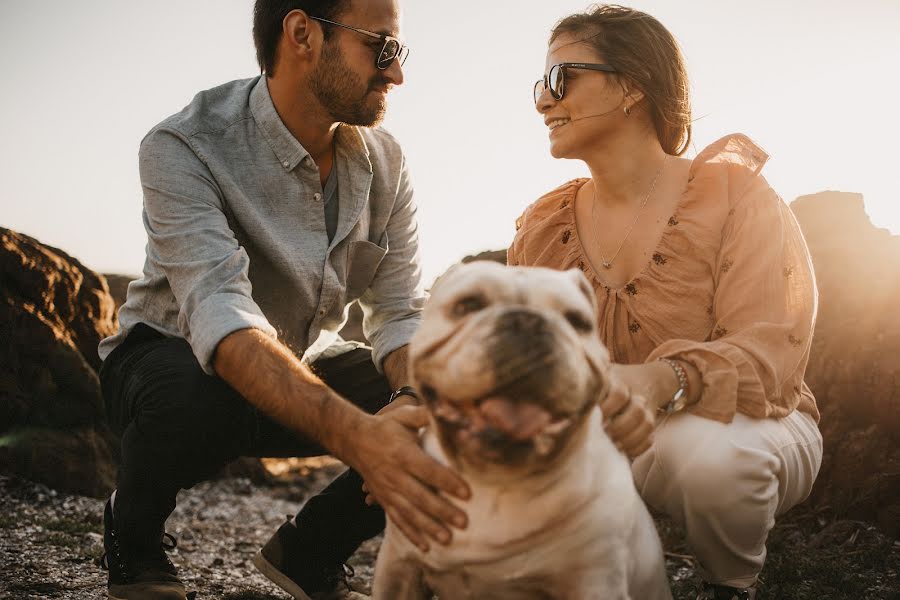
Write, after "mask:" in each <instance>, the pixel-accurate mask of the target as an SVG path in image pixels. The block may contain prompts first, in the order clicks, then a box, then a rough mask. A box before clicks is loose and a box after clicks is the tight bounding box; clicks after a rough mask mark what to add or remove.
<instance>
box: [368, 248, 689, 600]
mask: <svg viewBox="0 0 900 600" xmlns="http://www.w3.org/2000/svg"><path fill="white" fill-rule="evenodd" d="M596 320H597V315H596V301H595V298H594V293H593V291H592V290H591V287H590V285H589V284H588V282H587V280H586V279H585V277H584V275H583V274H582V273H580V272H578V271H569V272H559V271H553V270H550V269H542V268H512V267H503V266H501V265H498V264H496V263H488V262H479V263H473V264H470V265H466V266H462V267H459V268H456V269H454V270H452V271H451V272H450V273H448V274H447V275H445V276H444V277H442V278H441V280H440V281H438V283H437V284H436V286H435V288H434V290H433V291H432V297H431V300H430V301H429V303H428V305H427V306H426V308H425V315H424V322H423V324H422V326H421V328H420V329H419V331H418V333H417V334H416V336H415V338H414V339H413V341H412V343H411V345H410V364H411V369H412V372H413V379H414V382H415V385H416V387H417V389H418V390H419V392H420V393H421V394H422V396H423V398H424V401H425V402H426V403H427V405H428V406H429V408H430V411H431V422H430V424H429V426H428V427H427V428H425V430H424V434H423V443H424V446H425V448H426V450H427V451H428V452H429V453H430V454H431V455H432V456H434V457H435V458H437V459H438V460H439V461H441V462H442V463H444V464H447V465H450V466H452V467H453V468H454V469H456V470H457V471H458V472H459V473H460V474H461V475H462V476H463V477H464V478H465V479H466V480H467V481H468V482H469V485H470V486H471V489H472V497H471V498H470V499H469V500H468V501H466V502H462V501H459V500H455V499H451V501H452V502H455V503H456V504H457V505H459V506H460V507H461V508H462V509H463V510H465V511H466V513H467V514H468V516H469V526H468V528H467V529H465V530H464V531H455V532H454V538H453V541H452V543H451V544H450V545H449V546H439V545H434V546H432V548H431V550H430V551H429V552H427V553H423V552H421V551H420V550H419V549H418V548H417V547H416V546H414V545H413V544H412V543H410V542H409V541H408V540H407V539H406V537H405V536H404V535H403V534H402V532H400V530H399V529H397V528H396V527H395V526H394V525H393V524H392V523H391V522H390V521H389V522H388V524H387V529H386V533H385V538H384V543H383V544H382V546H381V551H380V553H379V555H378V561H377V565H376V568H375V582H374V589H373V595H374V598H376V599H383V600H407V599H417V600H418V599H427V598H431V594H432V593H434V594H436V595H437V596H438V598H440V600H457V599H463V598H473V599H479V600H482V599H491V600H506V599H510V600H511V599H526V598H527V599H538V598H540V599H563V598H565V599H573V600H576V599H577V600H584V599H594V598H595V599H604V600H621V599H634V600H657V599H660V600H662V599H666V600H667V599H670V598H671V593H670V590H669V585H668V579H667V577H666V571H665V563H664V559H663V552H662V547H661V545H660V542H659V538H658V536H657V534H656V529H655V527H654V524H653V520H652V519H651V517H650V514H649V513H648V512H647V509H646V507H645V506H644V503H643V501H642V500H641V498H640V497H639V496H638V494H637V491H636V490H635V487H634V483H633V480H632V475H631V469H630V466H629V463H628V460H627V459H626V458H625V456H624V455H622V454H621V453H620V452H619V451H618V450H617V449H616V447H615V446H614V445H613V443H612V442H611V441H610V439H609V438H608V437H607V435H606V433H605V432H604V429H603V426H602V415H601V413H600V409H599V408H598V407H597V400H598V398H600V397H601V396H602V394H604V393H605V388H606V378H605V374H606V372H607V370H608V368H609V354H608V352H607V351H606V348H605V347H604V346H603V345H602V344H601V343H600V341H599V339H598V336H597V332H596Z"/></svg>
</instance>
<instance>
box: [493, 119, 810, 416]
mask: <svg viewBox="0 0 900 600" xmlns="http://www.w3.org/2000/svg"><path fill="white" fill-rule="evenodd" d="M767 159H768V155H767V154H766V153H765V152H764V151H763V150H761V149H760V148H759V147H758V146H756V145H755V144H754V143H753V142H752V141H751V140H750V139H749V138H747V137H746V136H744V135H740V134H733V135H729V136H726V137H724V138H722V139H720V140H719V141H717V142H715V143H713V144H712V145H710V146H709V147H707V148H706V149H704V150H703V151H702V152H701V153H700V154H699V155H697V157H696V158H695V159H694V160H693V164H692V165H691V168H690V174H689V176H688V184H687V187H686V188H685V190H684V192H683V193H682V197H681V199H680V200H679V202H678V204H677V206H676V209H675V213H674V214H673V215H672V216H671V217H670V218H669V223H668V226H667V227H666V229H665V231H664V232H663V235H662V237H661V238H660V240H659V243H658V245H657V247H656V250H655V251H654V253H653V255H652V258H651V260H650V261H648V263H647V265H646V267H644V269H643V270H642V271H641V272H640V273H639V274H638V275H637V276H636V277H634V279H632V280H631V281H630V282H628V283H627V284H626V285H624V286H622V287H620V288H610V287H608V286H607V285H606V284H605V283H604V282H603V280H602V278H600V277H598V276H597V273H595V272H594V270H593V267H592V266H591V264H590V262H589V261H588V260H587V258H586V257H585V252H584V244H589V243H590V240H588V239H585V240H582V239H579V237H578V232H577V230H576V228H575V194H576V192H577V191H578V189H579V188H580V187H581V186H582V185H584V184H585V183H586V181H587V180H586V179H576V180H574V181H571V182H569V183H566V184H564V185H562V186H560V187H559V188H557V189H555V190H553V191H552V192H550V193H548V194H546V195H544V196H543V197H541V198H540V199H538V200H537V201H536V202H535V203H534V204H532V205H531V206H529V207H528V208H527V209H526V210H525V212H524V214H523V215H522V216H521V217H520V218H519V219H518V220H517V221H516V230H517V232H516V237H515V239H514V240H513V243H512V246H511V247H510V249H509V258H508V261H509V264H511V265H523V266H542V267H550V268H554V269H579V270H581V271H582V272H584V274H585V275H586V276H587V278H588V280H589V281H590V282H591V284H592V285H593V287H594V289H595V290H596V292H597V301H598V305H599V313H598V314H599V327H600V329H599V332H600V336H601V338H602V340H603V342H604V343H605V344H606V346H607V347H608V348H609V351H610V353H611V355H612V357H613V360H614V361H616V362H620V363H641V362H649V361H652V360H656V359H657V358H659V357H669V358H676V359H678V360H683V361H685V362H688V363H690V364H692V365H693V366H694V367H696V368H697V370H698V371H699V372H700V375H701V378H702V382H703V389H702V391H701V394H700V399H699V402H698V403H697V404H695V405H693V406H691V407H689V408H688V410H689V411H690V412H692V413H695V414H697V415H700V416H703V417H707V418H710V419H715V420H717V421H722V422H724V423H728V422H730V421H731V419H732V418H733V416H734V413H735V412H736V411H739V412H741V413H743V414H745V415H748V416H751V417H756V418H764V417H783V416H785V415H787V414H789V413H790V412H791V411H793V410H794V409H799V410H801V411H803V412H806V413H809V414H811V415H812V416H813V417H814V418H815V419H816V420H817V421H818V419H819V412H818V410H817V408H816V403H815V399H814V398H813V395H812V393H811V392H810V390H809V388H808V387H807V386H806V384H805V383H804V381H803V374H804V371H805V370H806V363H807V361H808V359H809V349H810V338H811V337H812V331H813V327H814V324H815V316H816V302H817V292H816V284H815V277H814V275H813V268H812V262H811V260H810V257H809V251H808V249H807V247H806V242H805V240H804V239H803V235H802V233H801V232H800V228H799V226H798V225H797V221H796V220H795V219H794V216H793V213H792V212H791V211H790V209H789V208H788V206H787V205H786V204H785V203H784V202H783V201H782V200H781V198H780V197H779V196H778V195H777V194H776V193H775V192H774V191H773V190H772V188H771V187H770V186H769V184H768V182H767V181H766V180H765V179H764V178H763V177H762V175H760V174H759V172H760V170H761V169H762V167H763V165H764V164H765V162H766V160H767Z"/></svg>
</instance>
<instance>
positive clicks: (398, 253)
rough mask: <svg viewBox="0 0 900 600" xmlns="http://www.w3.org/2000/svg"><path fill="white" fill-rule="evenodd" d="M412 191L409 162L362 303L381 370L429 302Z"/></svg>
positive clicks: (365, 326)
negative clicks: (384, 245)
mask: <svg viewBox="0 0 900 600" xmlns="http://www.w3.org/2000/svg"><path fill="white" fill-rule="evenodd" d="M413 196H414V195H413V187H412V183H411V181H410V177H409V170H408V168H407V164H406V160H405V158H404V160H403V163H402V165H401V168H400V173H399V178H398V185H397V195H396V201H395V203H394V207H393V210H392V211H391V215H390V218H389V220H388V223H387V228H386V239H387V244H388V248H387V253H386V254H385V255H384V258H383V259H382V261H381V263H380V265H379V266H378V269H377V271H376V273H375V277H374V278H373V280H372V283H371V284H370V285H369V287H368V289H367V290H366V291H365V292H364V293H363V294H362V296H361V297H360V299H359V304H360V307H361V308H362V311H363V333H364V334H365V336H366V338H367V339H368V340H369V341H370V342H371V344H372V360H373V361H374V363H375V366H376V368H378V369H379V370H381V369H382V362H383V361H384V359H385V357H386V356H387V355H389V354H390V353H391V352H393V351H394V350H397V349H399V348H401V347H403V346H405V345H407V344H408V343H409V341H410V339H412V336H413V334H414V333H415V331H416V329H417V328H418V327H419V324H420V323H421V320H422V309H423V307H424V305H425V300H426V299H427V294H426V292H425V289H424V286H423V284H422V269H421V258H420V255H419V234H418V226H417V223H416V204H415V200H414V197H413Z"/></svg>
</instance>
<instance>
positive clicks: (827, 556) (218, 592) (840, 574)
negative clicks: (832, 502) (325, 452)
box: [0, 459, 900, 600]
mask: <svg viewBox="0 0 900 600" xmlns="http://www.w3.org/2000/svg"><path fill="white" fill-rule="evenodd" d="M339 470H340V465H338V464H335V463H334V462H333V461H330V460H327V459H319V460H312V461H310V460H307V461H297V462H296V463H293V464H288V465H287V466H286V467H285V465H284V464H282V472H281V473H280V474H279V477H278V478H277V480H276V481H275V482H274V483H272V484H269V485H263V486H258V485H254V484H252V483H251V482H250V481H249V480H248V479H222V480H218V481H213V482H207V483H202V484H200V485H198V486H196V487H195V488H194V489H191V490H187V491H184V492H182V494H181V495H180V497H179V502H178V508H177V510H176V511H175V513H174V515H173V516H172V518H171V519H170V520H169V522H168V530H169V532H170V533H172V534H174V535H175V536H176V537H177V538H178V548H177V550H176V551H175V552H174V553H173V555H172V559H173V562H175V564H176V565H177V566H178V567H179V569H180V571H181V574H182V577H183V579H184V580H185V583H186V584H187V587H188V589H189V590H196V591H197V592H198V593H197V598H198V599H203V598H221V599H227V600H287V596H286V595H285V594H283V593H281V591H280V590H278V589H277V588H275V587H273V586H272V585H271V584H270V583H269V582H268V581H267V580H266V579H265V578H263V577H262V576H261V575H259V574H258V573H257V572H256V570H255V569H254V568H253V566H252V565H251V563H250V559H251V557H252V556H253V554H254V553H255V552H256V550H257V549H258V547H259V546H260V545H261V544H262V543H264V542H265V541H266V540H267V539H268V536H269V535H271V533H272V532H273V531H274V530H275V529H276V528H277V527H278V525H279V524H280V523H281V522H282V520H283V519H284V518H285V516H286V515H289V514H292V513H294V512H295V511H296V509H297V506H298V505H299V504H300V503H301V502H302V501H303V500H304V498H306V497H307V496H308V494H310V493H311V492H313V491H315V490H316V489H319V488H320V487H322V486H323V485H324V483H325V482H326V481H327V480H328V479H330V477H332V476H333V475H334V474H335V473H337V472H339ZM102 510H103V506H102V501H99V500H96V499H93V498H87V497H83V496H75V495H68V494H61V493H57V492H55V491H54V490H51V489H49V488H47V487H45V486H42V485H38V484H33V483H30V482H27V481H23V480H18V479H11V478H8V477H0V599H16V600H20V599H22V600H25V599H32V598H54V599H55V598H68V599H73V600H82V599H85V600H86V599H91V600H95V599H97V598H102V597H105V594H104V592H105V589H104V586H105V575H104V573H103V572H102V571H100V569H99V568H98V567H97V566H96V564H95V561H96V559H97V557H98V556H100V554H101V553H102V537H101V532H102V524H101V523H102ZM658 526H659V529H660V532H661V535H662V537H663V540H664V544H665V546H666V549H667V563H668V568H669V575H670V579H671V581H672V587H673V591H674V593H675V597H676V598H679V599H680V598H694V596H695V594H696V587H697V584H698V580H697V578H696V576H695V574H694V559H693V558H692V557H691V556H690V554H689V552H688V551H687V550H686V549H685V548H684V547H683V545H682V544H681V542H680V537H681V533H680V532H679V531H677V529H676V528H675V527H673V526H672V524H671V523H669V522H668V521H666V520H664V519H660V520H658ZM769 546H770V552H769V559H768V562H767V564H766V568H765V570H764V571H763V575H762V580H761V586H760V587H761V592H762V593H761V596H760V597H761V598H763V599H766V600H770V599H771V600H774V599H791V600H807V599H809V600H812V599H816V600H831V599H854V600H857V599H859V600H863V599H865V600H868V599H871V600H897V599H898V598H900V583H898V582H900V579H898V577H900V542H898V541H897V540H893V539H890V538H888V537H887V536H885V535H882V534H880V533H879V532H878V530H876V529H875V528H874V527H872V526H870V525H867V524H866V523H863V522H857V521H834V520H831V519H829V517H828V515H827V514H825V513H823V512H820V513H813V512H810V511H808V510H805V509H803V508H802V507H800V508H798V509H795V510H794V511H792V512H791V513H789V514H788V515H786V516H785V517H784V518H782V519H781V520H780V522H779V524H778V525H777V526H776V528H775V530H774V531H773V533H772V536H771V538H770V544H769ZM377 550H378V540H372V541H371V542H369V543H367V544H366V545H364V546H363V547H362V548H361V549H360V551H359V552H358V553H357V554H356V555H355V556H354V557H353V559H352V560H351V565H352V566H353V567H354V569H355V572H356V575H355V577H354V579H353V581H354V584H355V585H356V586H357V587H358V588H359V589H360V591H368V586H369V582H370V581H371V577H372V567H373V563H374V559H375V555H376V553H377ZM636 600H637V599H636Z"/></svg>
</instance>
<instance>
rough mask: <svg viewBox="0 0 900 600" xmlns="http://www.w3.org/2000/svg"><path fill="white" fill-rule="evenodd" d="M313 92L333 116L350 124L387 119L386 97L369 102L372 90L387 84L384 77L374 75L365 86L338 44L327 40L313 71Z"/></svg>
mask: <svg viewBox="0 0 900 600" xmlns="http://www.w3.org/2000/svg"><path fill="white" fill-rule="evenodd" d="M310 80H311V88H312V92H313V94H314V95H315V96H316V98H317V99H318V100H319V102H320V103H321V104H322V106H324V107H325V110H327V111H328V113H329V114H330V115H331V117H332V118H333V119H334V120H335V121H337V122H340V123H346V124H347V125H360V126H362V127H374V126H375V125H378V124H379V123H381V121H382V119H384V113H385V110H386V108H387V107H386V105H385V101H384V96H380V97H379V100H378V102H373V103H370V102H367V98H368V96H369V92H371V91H372V90H374V89H375V88H376V87H383V86H385V85H387V83H388V82H387V81H385V80H384V79H383V78H382V77H377V76H376V77H375V78H373V79H372V80H371V81H369V83H368V85H363V83H362V81H361V80H360V77H359V76H358V75H357V74H356V73H354V72H353V71H351V70H350V68H349V67H348V66H347V63H345V62H344V57H343V55H342V54H341V51H340V49H339V48H338V45H337V44H336V43H334V42H331V43H329V42H325V44H324V45H323V50H322V56H321V58H320V59H319V64H318V65H316V68H315V70H314V71H313V73H312V77H311V78H310Z"/></svg>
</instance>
